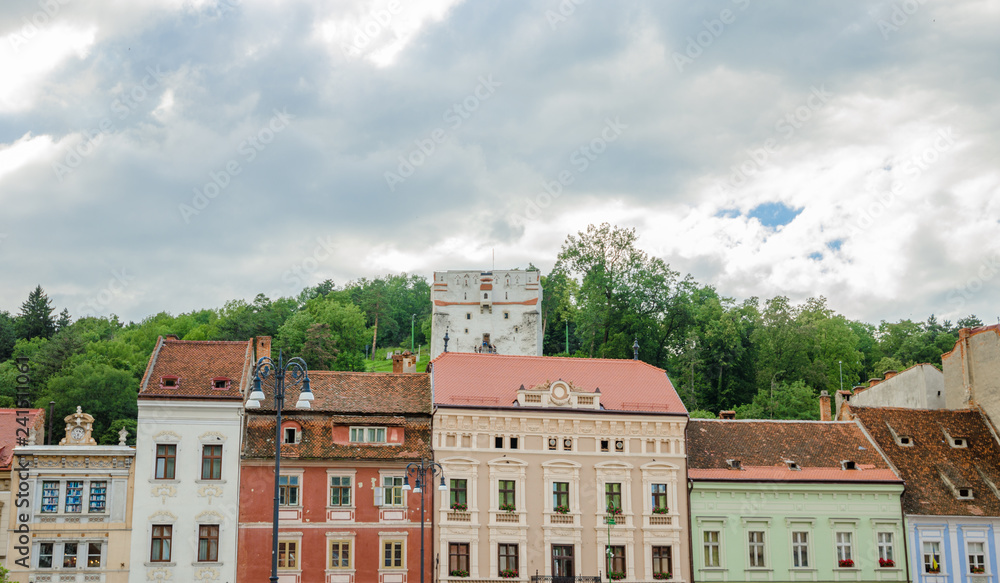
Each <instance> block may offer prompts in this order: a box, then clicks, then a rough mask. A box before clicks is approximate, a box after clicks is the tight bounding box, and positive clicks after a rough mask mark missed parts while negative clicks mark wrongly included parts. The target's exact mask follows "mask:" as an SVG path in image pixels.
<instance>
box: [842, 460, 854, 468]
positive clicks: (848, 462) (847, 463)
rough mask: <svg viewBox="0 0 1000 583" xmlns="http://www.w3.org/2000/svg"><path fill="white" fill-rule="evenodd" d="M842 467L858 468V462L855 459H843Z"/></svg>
mask: <svg viewBox="0 0 1000 583" xmlns="http://www.w3.org/2000/svg"><path fill="white" fill-rule="evenodd" d="M840 467H841V468H842V469H845V470H856V469H858V464H857V463H856V462H855V461H854V460H843V461H841V462H840Z"/></svg>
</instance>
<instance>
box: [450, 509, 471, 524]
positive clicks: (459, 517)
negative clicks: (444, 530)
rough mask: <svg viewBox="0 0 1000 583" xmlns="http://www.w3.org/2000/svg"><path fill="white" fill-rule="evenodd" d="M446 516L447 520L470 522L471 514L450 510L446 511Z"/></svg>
mask: <svg viewBox="0 0 1000 583" xmlns="http://www.w3.org/2000/svg"><path fill="white" fill-rule="evenodd" d="M447 517H448V522H472V514H470V513H468V512H457V511H452V512H449V513H448V515H447Z"/></svg>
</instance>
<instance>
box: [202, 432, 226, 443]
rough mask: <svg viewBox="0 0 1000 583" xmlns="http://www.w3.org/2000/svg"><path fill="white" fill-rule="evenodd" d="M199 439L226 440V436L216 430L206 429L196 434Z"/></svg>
mask: <svg viewBox="0 0 1000 583" xmlns="http://www.w3.org/2000/svg"><path fill="white" fill-rule="evenodd" d="M198 439H199V440H200V441H226V436H225V435H224V434H222V433H219V432H218V431H206V432H205V433H202V434H201V435H199V436H198Z"/></svg>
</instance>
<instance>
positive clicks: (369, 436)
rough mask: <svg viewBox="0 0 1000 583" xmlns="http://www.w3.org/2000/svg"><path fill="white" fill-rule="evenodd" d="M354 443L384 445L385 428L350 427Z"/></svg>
mask: <svg viewBox="0 0 1000 583" xmlns="http://www.w3.org/2000/svg"><path fill="white" fill-rule="evenodd" d="M351 441H353V442H355V443H385V427H351Z"/></svg>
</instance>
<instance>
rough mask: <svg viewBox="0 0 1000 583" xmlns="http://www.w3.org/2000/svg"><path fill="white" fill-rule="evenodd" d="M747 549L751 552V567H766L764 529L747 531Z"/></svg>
mask: <svg viewBox="0 0 1000 583" xmlns="http://www.w3.org/2000/svg"><path fill="white" fill-rule="evenodd" d="M747 549H748V550H749V553H750V562H749V565H750V566H751V567H766V566H767V565H766V564H765V562H764V531H763V530H751V531H748V532H747Z"/></svg>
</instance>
